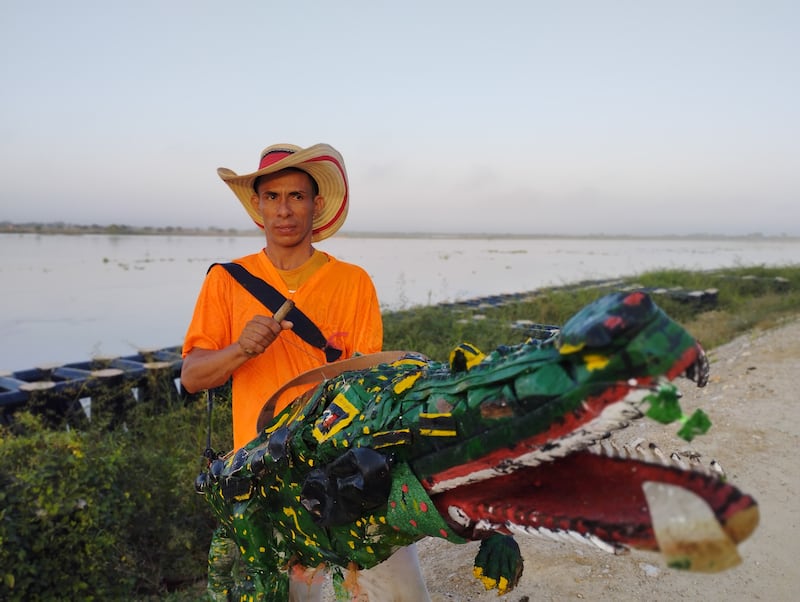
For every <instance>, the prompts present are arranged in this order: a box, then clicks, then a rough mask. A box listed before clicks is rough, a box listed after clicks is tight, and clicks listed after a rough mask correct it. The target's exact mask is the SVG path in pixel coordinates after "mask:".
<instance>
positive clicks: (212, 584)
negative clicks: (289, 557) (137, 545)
mask: <svg viewBox="0 0 800 602" xmlns="http://www.w3.org/2000/svg"><path fill="white" fill-rule="evenodd" d="M218 173H219V175H220V177H221V178H222V180H223V181H224V182H225V183H226V184H227V185H228V186H229V187H230V188H231V190H232V191H233V192H234V194H235V195H236V197H237V198H238V199H239V201H240V202H241V203H242V205H243V206H244V208H245V210H246V211H247V213H248V214H249V215H250V217H251V218H252V219H253V220H254V221H255V223H256V224H257V225H258V226H259V227H260V228H262V229H263V230H264V235H265V238H266V246H265V247H264V248H263V249H262V250H261V251H260V252H258V253H255V254H252V255H247V256H245V257H241V258H239V259H237V260H235V261H234V263H235V264H238V265H239V266H241V267H244V268H245V269H246V270H247V271H248V272H250V273H251V274H252V275H254V276H257V277H258V278H260V279H262V280H264V281H266V282H267V283H268V284H269V285H271V286H272V287H273V288H274V289H275V290H276V291H277V292H278V293H280V295H282V296H283V297H286V298H288V299H290V300H292V301H293V302H294V303H295V306H296V308H297V309H298V310H300V311H301V312H302V313H303V314H305V316H307V317H308V318H309V319H310V321H311V322H312V323H313V324H314V325H315V326H316V328H317V329H318V331H319V332H320V333H321V334H322V337H323V339H324V344H320V345H316V346H315V345H314V344H311V343H309V342H308V341H309V340H310V339H309V337H308V336H305V334H304V335H303V336H302V337H301V336H298V334H300V333H298V332H296V331H295V324H294V323H293V322H292V321H290V320H288V319H282V320H280V321H278V320H276V319H275V318H274V317H273V313H274V312H270V311H268V310H267V309H266V308H265V306H264V304H262V303H261V301H259V300H258V299H256V298H255V296H254V295H253V294H251V293H250V292H249V291H248V290H246V289H245V288H244V286H243V285H242V284H240V282H237V280H236V279H235V278H234V276H233V275H232V274H231V273H229V272H228V271H227V270H226V269H224V268H223V267H222V266H214V267H213V268H212V269H210V270H209V272H208V275H207V276H206V279H205V281H204V283H203V286H202V288H201V290H200V294H199V296H198V300H197V304H196V307H195V311H194V315H193V317H192V321H191V323H190V325H189V329H188V331H187V334H186V337H185V339H184V343H183V358H184V359H183V367H182V369H181V382H182V383H183V386H184V387H185V388H186V390H187V391H189V392H192V393H193V392H197V391H200V390H202V389H209V388H213V387H217V386H219V385H222V384H224V383H225V382H227V381H228V379H230V378H232V379H233V380H232V403H233V445H234V449H238V448H240V447H242V446H244V445H245V444H246V443H248V442H249V441H250V440H251V439H253V438H254V437H255V436H256V424H257V420H258V417H259V414H260V413H261V410H262V405H263V404H264V402H265V401H266V400H268V399H270V397H271V396H272V394H273V393H274V392H275V391H277V390H278V389H279V388H280V387H281V386H282V385H284V384H285V383H286V382H288V381H290V380H291V379H292V378H294V377H295V376H297V375H299V374H301V373H303V372H306V371H307V370H311V369H313V368H318V367H319V366H321V365H324V364H325V363H326V361H329V360H331V359H335V358H341V359H345V358H348V357H350V356H352V355H353V354H354V353H356V352H358V353H362V354H367V353H374V352H378V351H380V349H381V346H382V344H383V323H382V320H381V313H380V306H379V304H378V298H377V294H376V292H375V287H374V285H373V283H372V281H371V279H370V278H369V276H368V275H367V273H366V272H365V271H364V270H363V269H362V268H360V267H358V266H355V265H352V264H348V263H344V262H341V261H338V260H337V259H336V258H334V257H332V256H331V255H328V254H326V253H323V252H321V251H318V250H317V249H315V248H314V246H313V243H315V242H319V241H321V240H324V239H326V238H328V237H329V236H331V235H333V234H334V233H335V232H336V231H337V230H338V229H339V228H340V227H341V225H342V224H343V223H344V220H345V217H346V216H347V210H348V204H349V194H348V193H349V190H348V182H347V173H346V171H345V167H344V160H343V159H342V157H341V155H340V154H339V153H338V152H337V151H336V150H334V149H333V148H332V147H330V146H328V145H326V144H317V145H314V146H311V147H309V148H306V149H303V148H300V147H298V146H294V145H290V144H279V145H273V146H270V147H267V148H266V149H264V151H263V152H262V153H261V161H260V164H259V167H258V170H256V171H255V172H253V173H250V174H247V175H241V176H240V175H237V174H236V173H234V172H233V171H231V170H229V169H225V168H220V169H219V170H218ZM280 295H279V297H280ZM295 315H296V314H295ZM291 316H292V314H290V316H289V317H291ZM296 392H300V391H296ZM291 399H292V395H284V396H282V397H281V398H280V399H279V400H278V401H277V402H276V406H275V407H274V408H270V410H271V411H272V412H273V413H277V412H280V411H281V410H282V409H283V407H285V405H287V404H288V403H289V402H290V401H291ZM235 551H236V550H235V548H234V547H233V545H232V541H231V540H230V539H228V538H226V537H225V536H224V534H223V533H222V532H220V531H219V530H218V533H216V534H215V538H214V540H213V541H212V546H211V551H210V552H209V590H210V593H212V596H213V595H214V592H222V591H224V590H225V589H227V588H228V587H229V586H230V580H231V577H230V567H231V565H232V563H233V558H234V555H235ZM401 552H402V554H401V553H398V557H403V558H404V560H403V561H402V564H404V565H408V562H409V561H411V562H412V564H413V565H414V566H415V567H416V569H414V567H410V569H411V572H412V574H413V573H414V571H416V577H417V579H418V581H419V583H420V584H422V579H421V576H420V575H419V569H418V565H416V554H415V553H414V552H413V550H411V551H408V550H403V551H401ZM409 554H411V556H409ZM393 558H394V557H393ZM389 562H391V559H390V561H389ZM406 568H409V567H408V566H406ZM421 587H422V589H423V590H424V584H422V585H421ZM305 590H308V592H309V593H308V595H306V594H305ZM292 592H293V595H292V598H293V599H295V598H297V599H318V598H319V595H320V588H319V580H317V581H316V582H315V583H314V585H313V587H311V588H308V587H306V586H305V584H304V583H302V582H301V581H299V580H293V581H292ZM423 593H424V595H425V597H427V592H423ZM304 596H305V597H304ZM416 599H419V598H416Z"/></svg>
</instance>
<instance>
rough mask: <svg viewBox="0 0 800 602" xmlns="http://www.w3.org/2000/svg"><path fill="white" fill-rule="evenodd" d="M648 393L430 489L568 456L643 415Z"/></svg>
mask: <svg viewBox="0 0 800 602" xmlns="http://www.w3.org/2000/svg"><path fill="white" fill-rule="evenodd" d="M649 393H650V391H649V390H648V389H635V390H633V391H631V392H630V393H628V395H627V396H626V397H625V399H624V400H621V401H618V402H616V403H614V404H612V405H610V406H608V407H607V408H605V409H604V410H603V411H602V412H601V413H600V415H599V416H597V417H596V418H595V419H594V420H592V421H590V422H588V423H586V424H585V425H584V426H583V427H582V428H580V429H578V430H575V431H573V432H571V433H567V434H566V435H564V436H563V437H561V438H560V439H555V440H554V441H552V442H550V445H549V446H548V448H547V449H535V450H532V451H530V452H528V453H525V454H522V455H520V456H518V457H517V458H514V459H513V460H509V461H508V462H506V463H504V464H502V465H500V466H496V467H492V468H484V469H482V470H476V471H475V472H473V473H470V474H468V475H464V476H461V477H457V478H454V479H448V480H445V481H441V482H439V483H437V484H436V485H434V486H433V487H432V488H431V490H430V492H431V493H432V494H434V493H441V492H442V491H448V490H449V489H453V488H455V487H463V486H464V485H469V484H471V483H478V482H481V481H486V480H489V479H493V478H494V477H497V476H500V475H504V474H509V473H512V472H515V471H517V470H519V469H521V468H529V467H534V466H538V465H539V464H541V463H543V462H550V461H552V460H554V459H556V458H563V457H565V456H568V455H569V454H571V453H573V452H575V451H579V450H582V449H586V448H587V447H588V446H590V445H592V444H593V443H595V442H597V441H598V440H600V439H603V438H606V437H608V436H609V433H610V432H611V431H617V430H620V429H622V428H625V427H627V426H628V425H629V424H630V422H631V421H632V420H637V419H639V418H641V417H642V416H643V414H642V412H641V411H640V410H639V407H638V406H639V404H640V403H641V402H642V400H643V399H644V397H645V396H646V395H648V394H649Z"/></svg>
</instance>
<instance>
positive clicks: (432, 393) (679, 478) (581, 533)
mask: <svg viewBox="0 0 800 602" xmlns="http://www.w3.org/2000/svg"><path fill="white" fill-rule="evenodd" d="M679 376H686V377H689V378H690V379H692V380H694V381H695V382H696V383H697V384H698V385H700V386H703V385H705V383H706V380H707V377H708V362H707V360H706V356H705V354H704V352H703V350H702V348H701V347H700V345H699V344H698V343H697V342H696V341H695V340H694V339H693V338H692V337H691V336H690V335H689V334H688V333H687V332H686V331H685V330H684V329H683V328H682V327H680V326H679V325H678V324H677V323H675V322H674V321H673V320H671V319H670V318H669V317H668V316H667V315H666V314H665V313H664V312H663V311H662V310H661V309H660V308H658V307H657V306H656V305H655V304H654V303H653V301H652V299H651V298H650V297H649V296H647V295H645V294H643V293H640V292H632V293H617V294H612V295H608V296H606V297H604V298H602V299H600V300H598V301H596V302H594V303H592V304H590V305H589V306H587V307H586V308H584V309H583V310H582V311H580V312H579V313H578V314H576V315H575V316H574V317H573V318H572V319H571V320H569V321H568V322H567V323H566V324H565V325H564V327H563V328H562V329H561V331H560V333H559V334H558V335H557V336H556V337H553V338H551V339H549V340H547V341H544V342H542V341H529V342H527V343H524V344H521V345H516V346H507V347H500V348H498V349H496V350H494V351H492V352H491V353H489V354H488V355H485V356H484V355H483V354H481V353H480V352H479V351H478V350H476V349H474V348H473V347H471V346H469V345H461V346H459V347H458V348H457V349H456V350H455V351H454V353H453V354H452V356H451V358H450V362H448V363H439V362H433V361H430V360H428V359H426V358H423V357H420V356H417V355H414V354H409V355H408V356H406V357H404V358H402V359H400V360H398V361H395V362H392V363H389V364H380V365H378V366H375V367H373V368H370V369H368V370H360V371H354V372H344V373H342V374H340V375H339V376H337V377H335V378H332V379H330V380H327V381H324V382H323V383H322V384H320V385H319V386H318V387H316V388H315V389H313V390H311V391H309V392H308V393H307V394H305V395H304V396H302V397H300V398H298V399H297V400H296V401H295V402H294V403H293V404H292V405H291V406H290V407H288V408H287V409H286V410H284V412H282V413H281V414H279V415H278V416H276V417H275V419H274V420H273V422H272V423H271V424H269V425H267V426H266V428H264V429H263V431H262V432H261V433H260V434H259V435H258V437H256V438H255V439H254V440H253V441H252V442H251V443H250V444H248V445H247V446H246V447H245V448H243V449H241V450H238V451H237V453H236V454H233V455H231V456H229V457H228V458H227V459H225V460H219V461H218V462H217V463H215V464H212V466H211V469H210V470H209V475H207V476H206V478H205V480H203V487H202V489H203V490H204V491H205V493H206V495H207V497H208V500H209V502H210V503H211V505H212V507H213V508H214V509H215V511H216V512H217V515H218V516H219V517H220V519H221V520H222V522H223V524H226V525H227V526H228V527H229V528H230V529H231V531H232V532H233V533H235V534H236V538H237V543H238V544H239V546H240V548H241V549H242V550H243V551H245V557H246V558H248V559H249V562H250V565H251V569H252V570H253V571H255V572H260V574H261V575H262V577H263V575H270V574H274V573H277V572H278V571H277V569H279V568H281V567H285V566H286V565H291V564H301V565H303V566H318V565H319V564H328V565H338V566H357V567H367V568H368V567H371V566H374V565H376V564H378V563H380V562H381V561H382V560H384V559H385V558H388V556H389V555H391V554H392V553H393V552H394V551H395V550H397V549H398V547H399V546H402V545H406V544H408V543H411V542H413V541H416V540H418V539H420V538H422V537H425V536H436V537H444V538H447V539H449V540H451V541H453V542H454V543H461V542H464V541H466V540H469V539H481V540H485V543H486V545H485V549H484V546H482V548H481V553H480V554H479V558H478V560H476V569H475V572H476V575H477V576H478V577H479V578H481V579H483V581H484V583H485V584H486V585H487V587H497V588H498V589H499V590H500V591H501V592H503V591H507V590H508V589H511V588H512V587H513V586H514V584H515V583H516V581H517V580H518V578H519V574H520V570H521V566H522V565H521V558H516V560H514V561H508V557H509V554H511V556H514V554H515V553H518V548H517V552H511V553H509V551H508V550H509V549H511V550H513V548H514V546H513V545H511V546H509V545H508V540H510V539H511V536H513V535H520V534H543V535H546V536H549V537H564V538H568V539H570V540H576V539H578V540H582V541H587V542H591V543H594V544H597V545H599V546H600V547H603V548H605V549H608V550H610V551H620V550H623V549H626V548H627V547H634V548H642V549H646V550H661V551H662V552H664V553H665V554H666V555H667V558H668V562H669V564H670V565H671V566H675V567H678V568H686V569H694V570H707V571H713V570H721V569H723V568H726V567H728V566H731V565H732V564H734V563H735V562H736V561H737V560H738V556H736V544H737V543H738V542H739V541H742V540H743V539H744V538H746V537H747V536H748V535H749V534H750V533H751V532H752V531H753V529H754V528H755V526H756V524H757V522H758V510H757V506H756V503H755V501H754V500H753V498H751V497H750V496H748V495H745V494H743V493H741V492H740V491H739V490H738V489H737V488H736V487H734V486H733V485H731V484H729V483H727V482H726V481H725V480H723V479H722V478H720V476H719V475H717V474H714V473H713V472H704V471H698V470H693V469H691V468H688V467H685V466H681V465H679V464H678V463H670V462H666V463H663V462H653V461H652V459H653V458H648V457H647V454H644V456H645V457H642V458H638V457H634V455H631V454H629V453H626V452H617V451H614V448H609V449H610V450H611V451H610V452H607V453H596V452H594V451H592V449H593V448H596V447H597V446H596V445H595V444H596V443H597V442H598V441H602V440H604V439H605V438H606V437H607V436H608V434H609V433H610V432H612V431H614V430H617V429H621V428H623V427H625V426H627V425H628V424H629V423H630V422H631V421H634V420H637V419H640V418H643V417H644V416H646V415H647V416H652V417H655V418H657V419H661V420H663V421H669V420H670V419H683V418H684V417H683V416H682V415H681V413H680V409H679V407H678V404H677V399H678V394H677V389H676V388H675V385H674V384H673V383H672V381H673V380H674V379H676V378H677V377H679ZM699 417H700V418H703V415H700V416H699ZM697 418H698V417H697V416H695V417H693V419H692V420H690V421H688V424H687V425H686V426H685V427H684V429H683V432H684V434H685V435H686V436H687V438H688V437H690V436H691V435H692V434H693V431H692V428H693V425H696V424H697V422H698V420H697ZM699 422H702V420H700V421H699ZM705 426H706V427H707V424H706V425H705ZM699 428H700V430H704V428H705V427H703V426H701V427H699ZM687 524H688V525H690V527H691V528H688V529H687V528H686V525H687ZM498 540H499V541H501V543H500V544H499V545H498V544H497V542H498ZM257 550H258V551H259V552H256V551H257ZM498 558H500V559H501V560H498ZM509 567H511V568H509ZM271 591H272V590H271ZM275 591H279V590H275ZM280 591H282V590H280Z"/></svg>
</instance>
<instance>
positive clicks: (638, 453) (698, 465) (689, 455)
mask: <svg viewBox="0 0 800 602" xmlns="http://www.w3.org/2000/svg"><path fill="white" fill-rule="evenodd" d="M587 449H588V451H590V452H592V453H594V454H597V455H601V456H606V457H608V458H621V459H623V460H628V459H630V460H639V461H641V462H648V463H650V464H661V465H663V466H670V467H677V468H680V469H681V470H692V471H695V472H704V473H707V474H708V473H712V474H714V475H717V476H720V477H724V476H725V470H724V469H723V468H722V466H721V465H720V463H719V462H717V461H716V460H711V462H710V463H709V465H708V466H706V465H704V464H703V463H702V462H701V461H700V454H698V453H697V452H695V451H684V452H681V453H678V452H672V453H671V454H670V455H669V456H667V455H665V454H664V452H663V451H661V448H659V447H658V446H657V445H656V444H655V443H648V442H647V441H645V440H644V439H641V438H637V439H634V440H633V441H631V442H630V443H627V444H625V445H623V446H622V447H619V446H618V445H617V444H616V443H615V442H614V441H613V440H611V439H603V440H601V441H598V442H597V443H595V444H594V445H591V446H589V447H588V448H587Z"/></svg>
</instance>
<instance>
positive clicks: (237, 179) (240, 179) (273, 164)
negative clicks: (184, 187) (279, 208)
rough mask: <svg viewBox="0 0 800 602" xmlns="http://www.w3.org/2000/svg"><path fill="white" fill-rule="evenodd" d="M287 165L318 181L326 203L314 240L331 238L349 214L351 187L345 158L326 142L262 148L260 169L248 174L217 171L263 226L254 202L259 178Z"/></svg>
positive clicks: (312, 237)
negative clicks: (348, 181) (305, 146)
mask: <svg viewBox="0 0 800 602" xmlns="http://www.w3.org/2000/svg"><path fill="white" fill-rule="evenodd" d="M287 167H294V168H297V169H302V170H303V171H305V172H306V173H308V175H310V176H311V177H312V178H314V180H315V181H316V182H317V186H318V187H319V194H320V196H322V197H323V198H324V199H325V206H324V207H323V208H322V211H320V212H319V215H317V216H316V217H315V218H314V222H313V232H312V235H311V240H312V241H314V242H316V241H320V240H323V239H325V238H328V237H329V236H331V235H333V234H334V233H335V232H336V231H337V230H338V229H339V228H341V226H342V224H343V223H344V220H345V218H346V217H347V206H348V204H349V203H348V192H349V191H348V186H347V172H346V171H345V168H344V159H342V156H341V155H340V154H339V152H338V151H337V150H336V149H334V148H333V147H332V146H329V145H327V144H315V145H314V146H309V147H308V148H301V147H299V146H295V145H294V144H273V145H272V146H268V147H267V148H265V149H264V150H263V151H261V161H260V163H259V165H258V171H254V172H253V173H250V174H247V175H241V176H239V175H236V173H235V172H233V171H231V170H230V169H227V168H225V167H220V168H219V169H218V170H217V173H218V174H219V177H220V178H222V180H223V181H224V182H225V183H226V184H227V185H228V186H230V189H231V190H233V193H234V194H235V195H236V197H237V198H238V199H239V201H240V202H241V203H242V206H243V207H244V208H245V211H247V213H248V215H249V216H250V217H251V218H253V221H254V222H255V223H256V224H257V225H258V227H259V228H263V227H264V223H263V220H262V218H261V215H260V214H259V213H258V211H257V210H256V208H255V207H253V204H252V202H251V199H252V198H253V194H254V193H255V191H254V190H253V184H254V182H255V181H256V178H258V177H259V176H264V175H267V174H271V173H275V172H276V171H280V170H282V169H286V168H287Z"/></svg>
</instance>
